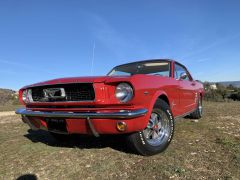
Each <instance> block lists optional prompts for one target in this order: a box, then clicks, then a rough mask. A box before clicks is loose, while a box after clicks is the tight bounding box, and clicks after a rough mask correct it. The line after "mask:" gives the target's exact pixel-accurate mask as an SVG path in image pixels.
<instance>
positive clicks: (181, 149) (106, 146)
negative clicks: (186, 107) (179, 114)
mask: <svg viewBox="0 0 240 180" xmlns="http://www.w3.org/2000/svg"><path fill="white" fill-rule="evenodd" d="M0 122H1V123H0V125H1V126H0V151H1V154H0V162H1V164H0V178H2V179H14V178H18V177H23V176H24V175H25V177H27V176H26V175H28V177H30V175H31V176H32V177H37V178H39V179H69V178H70V179H120V178H121V179H127V178H130V179H240V103H235V102H232V103H210V102H206V103H205V114H204V117H203V118H202V119H201V120H200V121H199V122H192V120H191V119H179V120H177V122H176V131H175V136H174V140H173V142H172V143H171V145H170V146H169V148H168V149H167V150H166V151H165V152H164V153H161V154H158V155H155V156H152V157H142V156H138V155H135V154H132V153H131V151H129V150H128V148H127V147H126V146H125V144H124V140H123V138H121V137H116V136H114V137H111V136H104V137H101V138H99V139H97V138H93V137H83V136H74V137H72V138H71V139H70V140H69V142H63V143H61V144H59V143H57V142H56V141H55V140H54V139H53V138H52V137H51V136H50V135H49V134H48V133H47V132H43V131H38V132H32V131H28V127H27V125H26V124H23V123H22V122H21V120H20V118H19V117H18V116H4V117H0Z"/></svg>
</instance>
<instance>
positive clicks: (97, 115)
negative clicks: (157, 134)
mask: <svg viewBox="0 0 240 180" xmlns="http://www.w3.org/2000/svg"><path fill="white" fill-rule="evenodd" d="M147 112H148V110H147V109H137V110H121V111H118V112H86V113H85V112H84V113H80V112H43V111H31V110H27V109H25V108H20V109H17V110H16V114H20V115H23V116H30V117H58V118H84V119H87V118H93V119H131V118H136V117H140V116H144V115H145V114H147Z"/></svg>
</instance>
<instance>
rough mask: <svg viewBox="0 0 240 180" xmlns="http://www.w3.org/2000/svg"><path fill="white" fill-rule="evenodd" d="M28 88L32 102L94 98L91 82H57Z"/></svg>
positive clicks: (90, 99)
mask: <svg viewBox="0 0 240 180" xmlns="http://www.w3.org/2000/svg"><path fill="white" fill-rule="evenodd" d="M30 89H31V95H32V101H33V102H64V101H93V100H94V99H95V92H94V88H93V84H92V83H72V84H57V85H47V86H39V87H33V88H30Z"/></svg>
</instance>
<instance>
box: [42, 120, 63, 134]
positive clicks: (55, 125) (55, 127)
mask: <svg viewBox="0 0 240 180" xmlns="http://www.w3.org/2000/svg"><path fill="white" fill-rule="evenodd" d="M45 121H46V123H47V126H48V130H49V131H56V132H65V133H67V124H66V119H63V118H45Z"/></svg>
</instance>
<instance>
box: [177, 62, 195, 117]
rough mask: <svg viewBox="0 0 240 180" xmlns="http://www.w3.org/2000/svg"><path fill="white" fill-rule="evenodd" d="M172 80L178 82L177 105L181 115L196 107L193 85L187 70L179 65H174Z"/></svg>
mask: <svg viewBox="0 0 240 180" xmlns="http://www.w3.org/2000/svg"><path fill="white" fill-rule="evenodd" d="M174 78H175V79H176V80H177V81H178V92H179V104H180V108H181V112H182V114H184V113H188V112H190V111H192V110H193V109H194V108H195V106H196V102H195V100H196V97H195V96H196V93H195V83H194V81H192V78H191V76H190V74H189V73H188V71H187V69H186V68H185V67H184V66H182V65H181V64H179V63H175V65H174Z"/></svg>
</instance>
